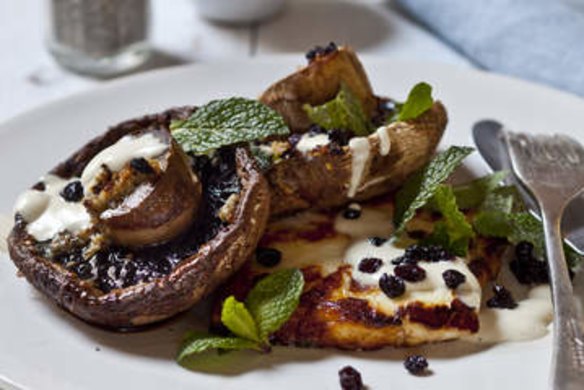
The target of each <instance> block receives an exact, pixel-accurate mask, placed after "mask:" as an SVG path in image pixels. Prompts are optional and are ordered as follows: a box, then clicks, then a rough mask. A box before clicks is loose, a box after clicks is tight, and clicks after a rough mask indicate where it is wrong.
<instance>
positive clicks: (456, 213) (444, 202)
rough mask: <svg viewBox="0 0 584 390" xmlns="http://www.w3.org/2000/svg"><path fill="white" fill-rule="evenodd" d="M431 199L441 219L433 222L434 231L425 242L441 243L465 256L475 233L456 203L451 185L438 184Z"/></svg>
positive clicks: (458, 254) (455, 253) (451, 250)
mask: <svg viewBox="0 0 584 390" xmlns="http://www.w3.org/2000/svg"><path fill="white" fill-rule="evenodd" d="M433 199H434V203H435V204H436V207H437V209H438V211H440V213H441V214H442V217H443V220H442V221H440V222H437V223H436V224H435V226H434V231H433V233H432V234H431V235H430V237H428V238H427V242H428V243H431V244H438V245H441V246H442V247H443V248H445V249H447V250H448V251H449V252H450V253H452V254H454V255H456V256H465V255H466V253H467V251H468V246H469V243H470V240H471V239H472V238H473V237H474V235H475V234H474V230H473V228H472V225H471V224H470V223H469V222H468V221H467V220H466V216H465V215H464V214H463V213H462V211H460V209H459V208H458V205H457V204H456V197H455V195H454V191H453V190H452V187H450V186H447V185H440V186H438V188H437V189H436V191H435V193H434V197H433Z"/></svg>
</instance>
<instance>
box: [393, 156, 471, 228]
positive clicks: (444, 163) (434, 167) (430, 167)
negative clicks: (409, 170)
mask: <svg viewBox="0 0 584 390" xmlns="http://www.w3.org/2000/svg"><path fill="white" fill-rule="evenodd" d="M473 150H474V149H473V148H469V147H461V146H451V147H450V148H448V150H446V151H444V152H441V153H439V154H438V155H437V156H436V157H434V159H433V160H432V161H430V162H429V163H428V164H426V166H425V167H423V168H422V169H420V170H419V171H418V172H416V173H415V174H414V175H413V176H411V177H410V178H409V179H408V180H407V181H406V182H405V184H404V185H403V187H402V188H401V189H400V190H399V191H398V193H397V194H396V200H395V213H394V225H395V226H396V234H399V233H401V232H402V231H403V229H404V228H405V225H406V224H407V223H408V221H409V220H410V219H412V218H413V216H414V215H415V213H416V210H418V209H419V208H420V207H423V206H424V205H425V204H426V202H428V200H430V198H432V197H433V196H434V193H435V192H436V189H437V188H438V186H439V185H440V184H442V182H444V181H445V180H446V179H447V178H448V177H449V176H450V175H451V174H452V172H454V170H455V169H456V168H457V167H458V165H460V163H461V162H462V160H464V158H465V157H466V156H468V155H469V154H470V153H471V152H472V151H473Z"/></svg>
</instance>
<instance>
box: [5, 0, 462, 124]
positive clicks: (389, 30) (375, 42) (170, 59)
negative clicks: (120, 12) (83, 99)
mask: <svg viewBox="0 0 584 390" xmlns="http://www.w3.org/2000/svg"><path fill="white" fill-rule="evenodd" d="M194 1H195V0H172V1H169V0H152V25H151V36H150V37H151V38H150V41H151V43H152V47H153V49H154V54H153V57H152V59H151V60H150V61H149V62H148V63H147V64H146V66H145V67H143V68H142V69H140V71H144V70H151V69H156V68H164V67H168V66H175V65H180V64H188V63H193V64H196V63H201V62H206V61H212V60H215V59H225V58H245V57H261V56H268V55H276V54H283V53H292V52H293V53H303V52H305V51H306V50H307V49H309V48H311V47H312V46H314V45H317V44H320V45H325V44H327V43H328V42H329V41H335V42H337V43H347V44H350V45H351V46H353V47H354V48H355V49H357V50H358V51H359V53H366V54H371V55H383V56H393V57H397V58H402V59H414V60H428V61H436V62H443V63H450V64H455V65H459V66H471V64H470V62H469V61H468V60H467V59H465V58H464V57H463V56H461V55H460V54H458V53H456V52H455V51H454V50H453V49H451V48H449V47H448V46H447V45H445V44H444V43H442V42H441V41H440V40H439V39H438V38H436V37H434V36H433V35H432V34H430V33H429V32H427V31H426V30H424V29H423V28H421V27H419V26H418V25H417V24H416V23H415V22H413V21H412V20H410V19H409V18H408V17H407V16H404V15H403V14H402V13H401V12H400V11H399V10H398V9H397V8H396V7H395V6H393V5H392V4H391V1H387V0H289V1H288V3H287V4H286V7H285V9H284V10H283V11H282V12H281V13H280V14H279V15H277V16H276V17H274V18H273V19H272V20H269V21H267V22H265V23H262V24H251V25H246V26H237V27H236V26H227V25H220V24H213V23H210V22H208V21H207V20H205V19H203V18H202V17H200V16H199V15H198V14H197V10H196V7H195V4H194ZM43 3H44V1H43V0H10V1H8V0H5V1H1V2H0V47H1V48H2V54H0V121H3V120H5V119H8V118H10V117H12V116H14V115H17V114H19V113H22V112H24V111H26V110H29V109H31V108H34V107H36V106H38V105H40V104H43V103H45V102H48V101H50V100H53V99H57V98H60V97H63V96H66V95H69V94H72V93H75V92H78V91H82V90H85V89H88V88H92V87H93V86H95V85H99V84H102V83H105V82H108V81H104V80H97V79H92V78H89V77H84V76H79V75H76V74H73V73H70V72H68V71H66V70H64V69H62V68H60V67H59V66H58V65H57V64H56V63H55V62H54V60H53V59H52V57H51V56H50V54H49V53H48V51H47V50H46V47H45V42H44V38H45V34H44V28H45V22H46V19H47V17H46V12H45V10H44V7H43V6H42V5H43ZM299 63H301V59H300V58H299Z"/></svg>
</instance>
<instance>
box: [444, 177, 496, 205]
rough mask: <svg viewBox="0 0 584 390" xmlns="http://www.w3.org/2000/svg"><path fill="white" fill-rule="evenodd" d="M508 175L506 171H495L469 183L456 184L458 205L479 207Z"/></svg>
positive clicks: (455, 190) (455, 192)
mask: <svg viewBox="0 0 584 390" xmlns="http://www.w3.org/2000/svg"><path fill="white" fill-rule="evenodd" d="M507 175H508V172H506V171H500V172H495V173H493V174H490V175H487V176H484V177H481V178H478V179H475V180H473V181H471V182H469V183H466V184H462V185H457V186H454V187H453V190H454V195H455V196H456V203H457V204H458V207H459V208H460V209H461V210H469V209H473V208H478V207H479V206H480V205H481V204H482V203H483V202H484V200H485V198H486V197H487V195H489V194H490V193H491V192H493V190H495V189H496V188H497V187H498V186H499V184H500V183H501V181H503V180H504V179H505V178H506V177H507Z"/></svg>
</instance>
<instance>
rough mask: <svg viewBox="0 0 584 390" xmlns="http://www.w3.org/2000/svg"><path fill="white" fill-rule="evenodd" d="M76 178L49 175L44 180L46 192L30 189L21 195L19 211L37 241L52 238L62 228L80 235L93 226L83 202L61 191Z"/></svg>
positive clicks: (17, 203) (27, 228)
mask: <svg viewBox="0 0 584 390" xmlns="http://www.w3.org/2000/svg"><path fill="white" fill-rule="evenodd" d="M74 180H76V179H72V180H65V179H62V178H60V177H58V176H55V175H47V176H45V177H44V178H42V179H41V181H42V182H43V183H44V184H45V190H44V191H37V190H28V191H26V192H24V193H23V194H21V195H20V196H19V197H18V199H17V201H16V205H15V211H16V212H18V213H20V214H21V215H22V217H23V218H24V220H25V221H26V222H27V223H28V224H27V226H26V230H27V232H28V233H29V234H30V235H32V236H33V237H34V238H35V239H36V240H37V241H45V240H49V239H51V238H53V237H54V236H55V235H57V234H58V233H59V232H62V231H68V232H71V233H73V234H78V233H80V232H82V231H83V230H85V229H88V228H89V227H90V225H91V218H90V216H89V213H88V212H87V210H86V209H85V207H84V206H83V203H82V202H67V201H65V199H63V197H62V196H61V195H60V194H59V193H60V192H61V190H62V189H63V188H64V187H65V186H66V185H67V184H69V182H70V181H74Z"/></svg>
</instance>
